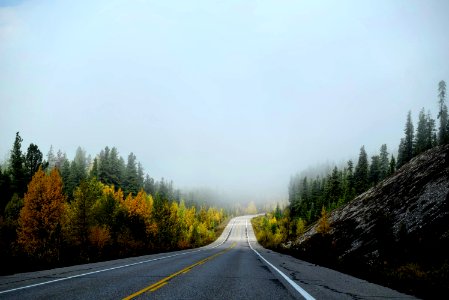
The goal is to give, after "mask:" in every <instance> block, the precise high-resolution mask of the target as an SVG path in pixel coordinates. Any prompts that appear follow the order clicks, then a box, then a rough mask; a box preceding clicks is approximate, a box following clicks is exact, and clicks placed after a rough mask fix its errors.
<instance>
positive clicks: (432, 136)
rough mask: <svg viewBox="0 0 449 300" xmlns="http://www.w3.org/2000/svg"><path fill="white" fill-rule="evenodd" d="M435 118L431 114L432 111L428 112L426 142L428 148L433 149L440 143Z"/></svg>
mask: <svg viewBox="0 0 449 300" xmlns="http://www.w3.org/2000/svg"><path fill="white" fill-rule="evenodd" d="M435 126H436V125H435V120H434V119H433V118H432V116H431V115H430V112H427V134H426V137H427V142H426V148H427V149H432V148H433V147H435V146H436V145H438V140H437V135H436V129H435Z"/></svg>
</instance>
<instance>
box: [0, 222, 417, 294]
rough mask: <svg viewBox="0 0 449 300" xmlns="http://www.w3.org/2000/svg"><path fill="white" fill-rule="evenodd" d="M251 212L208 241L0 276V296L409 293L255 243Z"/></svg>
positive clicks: (230, 223)
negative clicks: (188, 247)
mask: <svg viewBox="0 0 449 300" xmlns="http://www.w3.org/2000/svg"><path fill="white" fill-rule="evenodd" d="M250 218H251V216H243V217H237V218H234V219H232V220H231V221H230V222H229V224H228V226H227V227H226V228H225V230H224V231H223V234H222V235H221V236H220V238H218V239H217V241H215V242H214V243H212V244H211V245H208V246H206V247H202V248H198V249H192V250H185V251H176V252H170V253H161V254H155V255H147V256H141V257H134V258H127V259H120V260H113V261H107V262H100V263H93V264H85V265H78V266H71V267H65V268H58V269H53V270H47V271H39V272H31V273H22V274H16V275H11V276H1V277H0V299H65V300H67V299H93V298H96V299H145V298H149V299H258V300H262V299H373V298H385V299H414V298H413V297H411V296H408V295H404V294H401V293H398V292H396V291H394V290H391V289H388V288H385V287H382V286H379V285H375V284H372V283H369V282H367V281H364V280H361V279H357V278H354V277H351V276H348V275H345V274H342V273H339V272H336V271H333V270H330V269H327V268H323V267H319V266H316V265H313V264H310V263H307V262H304V261H301V260H298V259H295V258H293V257H291V256H288V255H283V254H279V253H276V252H273V251H270V250H266V249H264V248H263V247H261V246H260V245H259V244H257V242H256V238H255V236H254V232H253V229H252V226H251V223H250Z"/></svg>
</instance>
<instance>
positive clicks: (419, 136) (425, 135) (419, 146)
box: [414, 108, 432, 155]
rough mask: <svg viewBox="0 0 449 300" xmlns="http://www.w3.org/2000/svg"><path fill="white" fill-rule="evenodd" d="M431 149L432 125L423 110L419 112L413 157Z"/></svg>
mask: <svg viewBox="0 0 449 300" xmlns="http://www.w3.org/2000/svg"><path fill="white" fill-rule="evenodd" d="M430 148H432V124H431V120H429V119H428V115H426V114H425V111H424V108H423V109H421V111H420V112H419V119H418V127H417V128H416V139H415V145H414V155H418V154H421V153H422V152H424V151H426V150H427V149H430Z"/></svg>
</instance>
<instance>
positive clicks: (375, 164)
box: [369, 155, 382, 185]
mask: <svg viewBox="0 0 449 300" xmlns="http://www.w3.org/2000/svg"><path fill="white" fill-rule="evenodd" d="M381 178H382V170H381V164H380V157H379V155H374V156H372V157H371V165H370V168H369V181H370V183H371V184H372V185H376V184H377V183H379V181H380V180H381Z"/></svg>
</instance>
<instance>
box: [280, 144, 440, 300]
mask: <svg viewBox="0 0 449 300" xmlns="http://www.w3.org/2000/svg"><path fill="white" fill-rule="evenodd" d="M329 222H330V226H331V230H330V232H329V233H328V234H326V235H322V234H318V233H317V231H316V225H314V226H312V227H310V228H309V229H308V230H307V231H306V232H305V234H304V235H303V236H301V237H300V238H299V239H298V240H296V241H292V242H290V243H288V244H286V245H285V248H286V249H288V251H290V252H292V253H293V254H294V255H296V256H299V257H301V258H303V259H306V260H309V261H313V262H315V263H319V264H324V265H329V266H331V267H334V268H337V269H342V270H344V271H347V272H350V273H353V274H356V275H358V276H361V277H365V278H367V279H372V280H374V281H378V282H379V281H380V283H383V284H386V285H390V286H393V287H396V288H399V289H401V290H406V291H409V292H413V293H415V294H418V295H421V296H422V294H423V292H424V291H427V290H428V289H433V290H438V291H442V290H445V291H447V290H448V289H449V280H448V278H449V275H448V274H449V145H445V146H440V147H435V148H433V149H431V150H429V151H427V152H425V153H423V154H421V155H419V156H417V157H415V158H413V159H412V160H411V161H410V162H409V163H407V164H406V165H404V166H403V167H402V168H401V169H400V170H398V171H397V172H396V173H395V174H394V175H392V176H390V177H389V178H387V179H386V180H384V181H383V182H381V183H379V184H378V185H377V186H375V187H373V188H371V189H370V190H368V191H367V192H365V193H363V194H361V195H359V196H358V197H357V198H355V199H354V200H353V201H351V202H350V203H348V204H346V205H345V206H343V207H341V208H339V209H337V210H335V211H333V212H332V213H331V214H330V216H329ZM445 280H446V282H444V281H445ZM410 285H412V286H411V287H410Z"/></svg>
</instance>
